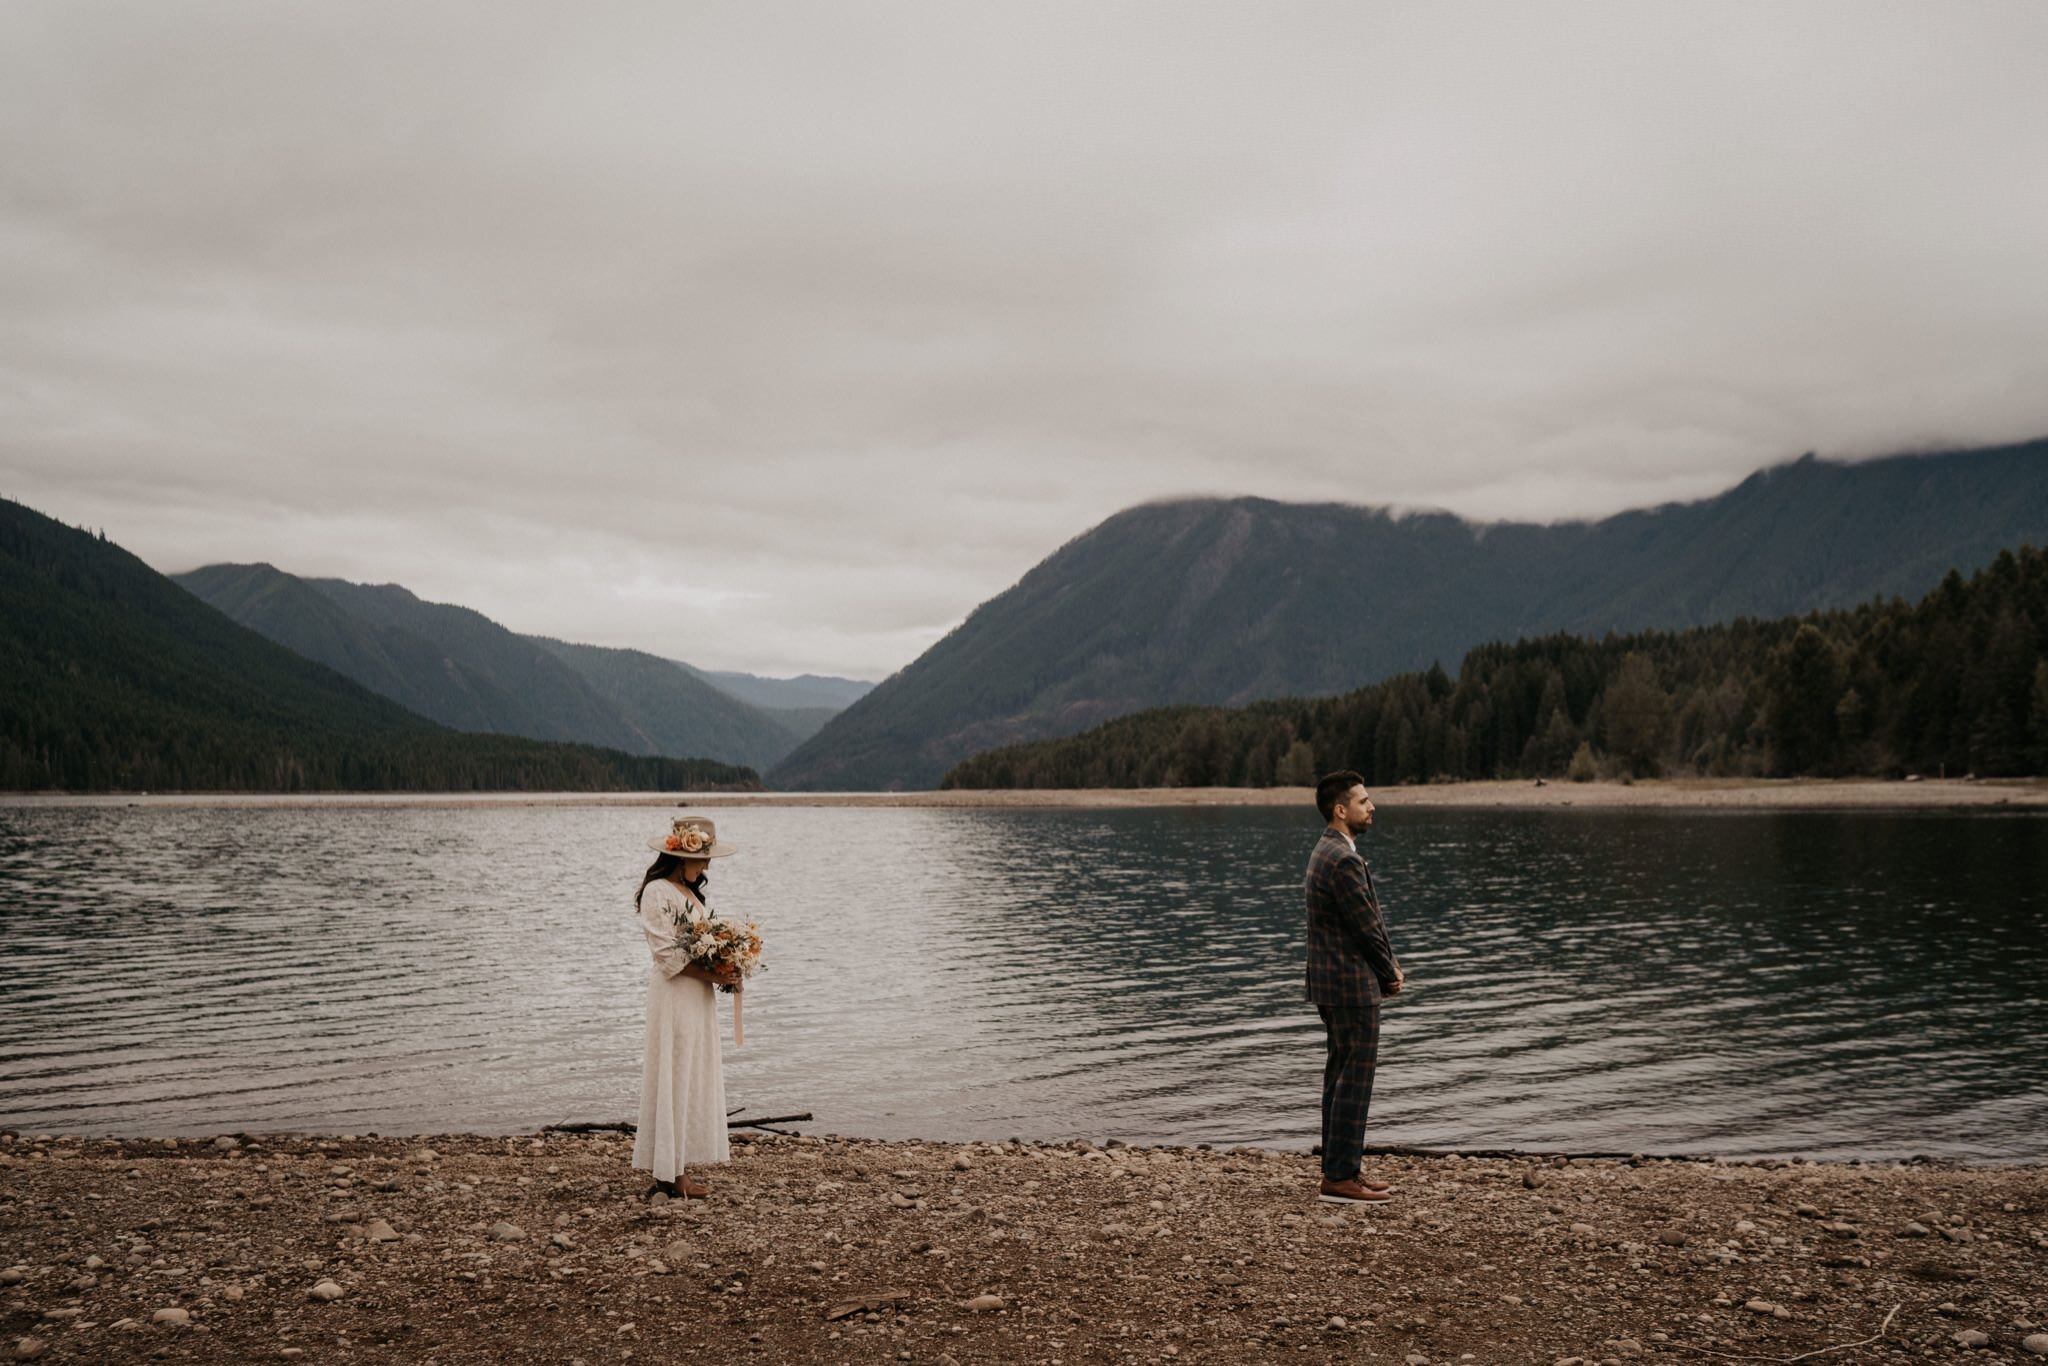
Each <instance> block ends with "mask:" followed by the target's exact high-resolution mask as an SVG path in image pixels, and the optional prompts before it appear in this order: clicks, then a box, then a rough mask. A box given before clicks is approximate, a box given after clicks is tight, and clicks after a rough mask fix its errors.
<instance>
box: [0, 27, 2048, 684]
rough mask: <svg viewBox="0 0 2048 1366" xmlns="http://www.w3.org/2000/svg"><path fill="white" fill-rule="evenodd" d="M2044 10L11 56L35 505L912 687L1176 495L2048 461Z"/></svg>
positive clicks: (1604, 493) (1645, 491)
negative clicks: (981, 606) (1967, 450)
mask: <svg viewBox="0 0 2048 1366" xmlns="http://www.w3.org/2000/svg"><path fill="white" fill-rule="evenodd" d="M2044 41H2048V10H2044V9H2042V8H2041V7H2039V6H2036V5H2032V4H2027V3H2017V2H2015V3H2003V4H1949V5H1940V6H1935V5H1920V4H1915V5H1883V4H1869V3H1854V4H1840V5H1827V4H1819V3H1809V4H1803V5H1799V6H1782V5H1776V4H1749V5H1744V4H1739V3H1727V0H1719V2H1717V3H1713V4H1704V3H1702V4H1697V5H1677V4H1673V5H1656V6H1643V5H1636V4H1613V5H1570V6H1567V5H1547V6H1483V5H1457V4H1451V5H1444V4H1418V5H1412V6H1361V5H1352V4H1347V5H1329V6H1322V5H1294V6H1282V7H1277V8H1276V7H1272V6H1253V5H1233V6H1223V5H1200V4H1182V5H1174V6H1152V5H1100V4H1088V5H1072V6H1057V5H1029V6H1012V7H1006V8H1001V7H989V6H959V5H947V4H936V3H934V4H927V5H908V4H880V3H870V4H863V5H832V4H823V3H818V4H803V5H778V4H772V3H770V4H760V3H750V4H744V5H740V4H734V5H728V6H672V7H655V6H617V7H613V6H579V7H571V8H563V7H532V6H523V5H514V4H489V5H474V6H469V7H460V6H454V5H445V6H428V7H420V6H399V5H388V6H387V5H379V4H368V3H351V4H347V5H334V6H331V7H328V8H326V9H324V10H320V9H315V8H313V7H309V6H271V5H261V4H255V3H250V4H245V5H205V4H199V3H182V4H179V5H176V6H164V5H155V4H141V3H136V4H117V3H100V4H94V5H83V6H82V5H76V4H70V3H49V4H33V3H26V4H17V5H13V6H10V7H9V8H8V9H7V11H6V13H5V15H4V16H0V493H5V494H6V495H8V496H12V497H17V498H21V499H24V500H26V501H28V502H30V503H32V504H34V505H36V506H38V507H41V508H43V509H44V510H46V511H48V512H51V513H53V514H55V515H58V516H62V517H65V518H66V519H68V520H72V521H78V522H85V523H88V524H91V525H95V526H104V527H105V528H106V529H107V531H108V532H109V534H110V535H113V536H114V537H115V538H116V539H118V540H120V541H122V542H123V543H125V544H127V545H129V546H130V547H131V548H133V549H135V550H136V551H137V552H138V553H140V554H142V555H143V556H144V557H145V558H147V559H149V560H150V561H151V562H152V563H154V564H157V565H159V566H160V567H162V568H166V569H182V568H188V567H191V566H192V565H195V564H198V563H202V562H205V561H208V560H218V559H268V560H271V561H273V562H275V563H277V564H279V565H281V566H283V567H286V568H289V569H292V570H295V571H298V572H303V573H313V574H337V575H343V576H346V577H350V578H358V579H369V580H373V581H381V580H395V581H398V582H403V583H405V584H407V585H408V586H410V587H412V588H413V589H415V590H416V591H418V592H420V593H422V594H424V595H426V596H430V597H435V598H441V599H446V600H451V601H457V602H462V603H466V604H469V605H472V606H475V607H477V608H479V609H481V610H483V611H485V612H488V613H490V614H491V615H493V616H495V617H498V618H499V619H501V620H503V621H505V622H507V623H509V624H511V625H514V626H516V627H518V628H521V629H525V630H532V631H542V632H547V633H550V634H555V635H561V636H567V637H570V638H573V639H582V640H591V641H596V642H600V643H607V644H630V645H636V646H640V647H643V648H648V649H654V650H659V651H663V652H667V653H673V654H678V655H681V656H683V657H685V658H689V659H691V660H692V661H694V662H698V663H701V664H705V665H707V666H713V667H741V668H754V669H761V670H766V671H794V670H798V669H819V670H827V671H835V672H849V673H856V674H865V675H868V676H879V675H880V674H882V673H886V672H888V671H889V670H890V669H893V668H895V667H897V666H898V665H900V664H902V663H904V662H906V661H907V660H909V659H910V658H911V657H913V656H914V655H915V654H916V653H917V652H918V651H919V650H920V649H922V648H923V647H924V646H925V645H927V644H929V643H930V642H931V641H932V640H934V639H936V638H937V636H938V635H939V634H941V633H942V632H943V631H944V630H945V629H947V628H948V627H949V626H950V625H951V624H952V623H954V622H955V621H957V620H958V619H959V618H960V617H961V616H963V615H964V614H965V613H966V612H967V611H968V610H969V609H971V608H972V607H973V605H974V604H975V603H977V602H979V601H981V600H982V599H984V598H986V597H988V596H989V595H990V594H992V593H994V592H997V591H1000V590H1001V589H1002V588H1003V587H1005V586H1007V584H1009V583H1010V582H1011V581H1013V580H1014V579H1015V578H1016V576H1017V575H1018V574H1019V573H1021V572H1022V571H1023V570H1024V569H1026V568H1028V567H1029V566H1030V565H1031V564H1032V563H1034V562H1035V561H1037V560H1038V559H1039V558H1041V557H1042V556H1044V555H1045V554H1046V553H1048V552H1050V551H1051V550H1052V549H1053V548H1055V547H1056V546H1057V545H1059V544H1060V543H1061V542H1063V541H1064V540H1066V539H1068V538H1069V537H1071V536H1072V535H1074V534H1076V533H1078V532H1079V531H1081V530H1082V529H1084V528H1085V527H1087V526H1088V525H1090V524H1092V523H1093V522H1095V521H1097V520H1099V519H1100V518H1102V517H1103V516H1106V515H1108V514H1109V513H1111V512H1114V511H1115V510H1117V509H1118V508H1120V507H1123V506H1126V505H1128V504H1130V503H1133V502H1137V501H1141V500H1143V499H1147V498H1154V497H1160V496H1166V495H1172V494H1179V493H1189V492H1214V493H1240V492H1251V493H1261V494H1267V495H1271V496H1276V497H1283V498H1314V499H1332V498H1334V499H1343V500H1351V501H1361V502H1387V503H1397V504H1406V505H1434V506H1445V507H1449V508H1451V509H1453V510H1455V511H1458V512H1461V513H1464V514H1466V515H1469V516H1473V517H1480V518H1493V517H1529V518H1540V519H1550V518H1557V517H1567V516H1586V515H1598V514H1601V513H1605V512H1609V511H1613V510H1616V509H1619V508H1621V507H1625V506H1632V505H1638V504H1643V503H1649V502H1656V501H1661V500H1664V499H1670V498H1679V497H1697V496H1702V495H1706V494H1710V493H1713V492H1715V491H1718V490H1719V489H1721V488H1723V487H1726V486H1727V485H1728V484H1730V483H1732V482H1733V481H1735V480H1736V479H1739V478H1740V477H1742V476H1743V475H1744V474H1746V473H1748V472H1749V471H1750V470H1751V469H1753V468H1755V467H1756V466H1758V465H1760V464H1764V463H1768V462H1771V461H1774V460H1778V459H1783V458H1786V457H1789V456H1791V455H1796V454H1798V453H1800V452H1802V451H1804V450H1807V449H1819V450H1821V451H1822V452H1824V453H1827V454H1832V455H1839V456H1848V457H1854V456H1857V455H1869V454H1877V453H1882V452H1885V451H1890V450H1895V449H1901V448H1907V447H1916V446H1924V445H1931V444H1950V443H1952V444H1966V443H1973V442H1981V441H1995V440H2004V439H2016V438H2020V437H2025V436H2031V435H2037V434H2039V433H2041V432H2043V431H2048V272H2043V271H2042V270H2040V268H2039V261H2038V258H2039V246H2040V243H2041V242H2042V241H2044V240H2048V179H2044V178H2043V177H2042V176H2040V175H2039V166H2040V164H2041V161H2042V157H2043V154H2044V152H2048V139H2044V135H2043V132H2042V130H2043V129H2048V87H2044V86H2043V84H2042V83H2041V82H2040V81H2039V80H2038V79H2036V73H2035V70H2034V65H2035V64H2034V61H2033V57H2034V54H2037V53H2038V52H2040V51H2042V50H2044Z"/></svg>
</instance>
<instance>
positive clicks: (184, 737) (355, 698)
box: [0, 499, 755, 792]
mask: <svg viewBox="0 0 2048 1366" xmlns="http://www.w3.org/2000/svg"><path fill="white" fill-rule="evenodd" d="M754 782H755V777H754V774H753V773H752V772H751V771H749V770H747V769H743V768H735V767H732V766H729V765H725V764H716V763H710V762H706V761H703V760H682V759H651V758H637V757H634V756H631V755H626V754H621V753H618V752H616V751H608V750H602V749H596V748H593V747H590V746H583V745H559V744H543V743H539V742H536V741H532V740H523V739H514V738H511V737H507V736H501V735H463V734H458V733H456V732H453V731H450V730H446V729H444V728H442V727H441V726H438V725H435V724H434V723H433V722H431V721H429V720H427V719H425V718H424V717H421V716H417V715H415V714H413V713H411V712H409V711H407V710H405V709H404V708H403V707H400V706H399V705H397V704H396V703H394V702H391V701H389V700H387V699H385V698H383V697H380V696H378V695H376V694H375V693H373V692H371V691H369V690H368V689H367V688H364V687H362V686H360V685H358V684H356V683H354V682H352V681H350V680H349V679H347V678H344V677H342V676H341V675H340V674H338V673H336V672H334V671H333V670H331V669H329V668H327V667H326V666H324V665H321V664H318V663H315V662H313V661H312V660H309V659H306V658H304V657H302V656H300V655H298V654H295V653H293V652H292V651H290V650H287V649H285V648H284V647H282V646H280V645H277V644H274V643H272V642H271V641H269V640H266V639H264V638H263V637H262V636H260V635H258V634H256V633H255V632H254V631H251V630H248V629H247V628H245V627H243V626H240V625H238V624H236V623H235V622H233V621H231V620H229V619H228V618H227V617H226V616H225V615H223V614H222V613H220V612H218V611H216V610H214V609H213V608H211V607H209V606H207V605H206V604H205V603H203V602H201V601H199V599H198V598H196V597H194V596H193V595H192V594H191V593H189V592H187V591H185V590H184V589H183V588H181V587H179V586H178V585H177V584H174V583H172V582H171V581H170V580H169V579H167V578H165V577H164V576H163V575H161V574H158V573H157V572H156V571H155V570H153V569H151V568H150V567H149V566H148V565H146V564H144V563H143V562H142V561H140V560H138V559H136V558H135V557H134V556H133V555H130V554H129V553H128V552H127V551H125V550H123V549H121V548H120V547H119V546H117V545H114V544H112V543H110V542H108V541H107V540H106V539H105V538H104V537H98V536H94V535H91V534H89V533H87V532H84V531H80V530H77V529H75V528H72V527H67V526H65V525H64V524H63V523H61V522H57V521H53V520H52V519H50V518H48V517H45V516H43V515H42V514H41V513H38V512H35V511H33V510H31V509H29V508H26V507H23V506H22V505H21V504H19V503H14V502H10V501H7V500H5V499H0V788H5V789H9V790H41V789H47V788H61V789H67V790H73V791H106V790H134V789H186V790H192V789H202V790H234V791H261V792H277V791H333V790H352V791H485V790H525V791H539V790H576V791H599V790H624V789H632V790H655V789H667V790H690V789H701V788H704V787H707V786H747V785H752V784H753V783H754Z"/></svg>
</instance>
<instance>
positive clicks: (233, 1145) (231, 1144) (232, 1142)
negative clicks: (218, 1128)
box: [213, 1134, 242, 1153]
mask: <svg viewBox="0 0 2048 1366" xmlns="http://www.w3.org/2000/svg"><path fill="white" fill-rule="evenodd" d="M213 1146H214V1147H215V1148H216V1149H218V1150H219V1151H221V1152H224V1153H231V1152H233V1151H234V1150H235V1149H237V1148H239V1147H241V1146H242V1141H241V1140H240V1139H238V1138H231V1137H229V1136H228V1135H226V1134H222V1135H221V1136H220V1137H219V1138H216V1139H215V1140H213Z"/></svg>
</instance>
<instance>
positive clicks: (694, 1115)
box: [633, 878, 732, 1181]
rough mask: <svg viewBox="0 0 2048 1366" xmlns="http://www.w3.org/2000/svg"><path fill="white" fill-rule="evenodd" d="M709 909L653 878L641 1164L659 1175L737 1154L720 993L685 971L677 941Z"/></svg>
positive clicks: (636, 1155) (645, 908)
mask: <svg viewBox="0 0 2048 1366" xmlns="http://www.w3.org/2000/svg"><path fill="white" fill-rule="evenodd" d="M706 914H707V912H706V911H705V909H704V904H703V903H702V902H700V901H698V900H697V899H696V898H695V897H693V896H691V895H690V894H689V893H688V892H685V891H683V890H682V889H681V888H679V887H677V886H676V885H675V884H674V883H673V882H670V881H668V880H667V879H666V878H656V879H655V880H654V881H653V882H650V883H648V884H647V887H646V889H645V890H644V891H643V892H642V893H641V896H640V925H641V928H642V929H643V930H645V931H646V932H647V949H648V952H649V954H650V955H651V956H652V957H653V960H654V967H653V971H651V972H649V973H648V974H647V1058H646V1063H645V1066H644V1067H643V1069H642V1072H641V1077H640V1127H639V1131H638V1133H637V1134H636V1136H635V1137H634V1140H633V1165H634V1166H635V1167H638V1168H640V1169H641V1170H643V1171H648V1172H652V1173H653V1174H654V1179H655V1180H657V1181H673V1180H675V1179H676V1175H677V1173H679V1172H681V1171H682V1169H683V1165H684V1163H685V1162H688V1163H689V1164H690V1165H691V1166H702V1165H704V1164H705V1163H707V1162H724V1161H726V1160H728V1159H729V1158H730V1157H731V1155H732V1152H731V1149H730V1148H729V1147H727V1145H726V1137H725V1074H724V1072H723V1071H722V1070H721V1068H720V1062H719V1052H718V1045H719V1038H718V1007H717V1004H716V1002H717V992H716V991H715V990H714V988H713V987H712V985H711V984H710V983H709V982H706V981H704V980H703V979H701V978H697V977H684V976H682V975H681V974H682V971H683V969H684V968H686V967H688V966H689V958H688V957H687V956H686V955H685V954H684V953H683V951H682V950H681V949H679V948H676V947H674V945H675V938H676V930H677V927H678V926H680V925H683V924H686V923H688V922H689V921H693V920H701V919H703V918H704V916H705V915H706Z"/></svg>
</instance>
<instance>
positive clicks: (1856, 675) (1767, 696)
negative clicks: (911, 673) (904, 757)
mask: <svg viewBox="0 0 2048 1366" xmlns="http://www.w3.org/2000/svg"><path fill="white" fill-rule="evenodd" d="M1340 768H1355V769H1357V770H1358V771H1359V772H1360V773H1362V774H1363V775H1364V776H1365V778H1366V780H1367V781H1368V782H1370V783H1415V782H1427V781H1430V780H1432V779H1445V778H1449V779H1472V778H1504V777H1525V778H1526V777H1549V776H1559V775H1569V776H1573V777H1593V776H1595V775H1597V774H1610V775H1631V776H1647V775H1652V774H1659V773H1687V774H1706V775H1717V776H1726V775H1749V776H1761V775H1776V776H1795V775H1811V776H1827V777H1833V776H1840V775H1844V774H1866V775H1882V774H1893V775H1897V774H1903V773H1906V772H1908V771H1924V772H1928V773H1933V772H1937V771H1940V770H1943V769H1946V770H1947V771H1948V772H1950V773H1953V774H1962V773H1969V772H1974V773H1977V774H1980V775H1982V776H1986V777H2003V776H2012V775H2018V774H2030V773H2043V772H2048V551H2043V550H2037V549H2033V548H2029V547H2022V548H2021V549H2020V550H2018V551H2017V552H2012V553H2004V554H2000V555H1999V556H1998V557H1997V558H1996V559H1994V560H1993V561H1992V563H1991V564H1990V565H1989V566H1987V567H1986V568H1984V569H1982V570H1980V571H1978V572H1977V573H1976V574H1974V575H1973V576H1971V577H1970V578H1969V579H1967V580H1965V579H1964V578H1963V577H1962V576H1961V575H1959V574H1955V573H1950V574H1949V575H1948V576H1947V577H1946V578H1945V579H1943V580H1942V582H1941V584H1940V586H1939V587H1937V588H1936V589H1935V590H1934V592H1932V593H1930V594H1928V595H1927V596H1926V597H1925V598H1923V599H1922V600H1921V601H1920V602H1918V603H1916V604H1911V605H1909V604H1907V603H1906V602H1904V601H1902V600H1900V599H1896V598H1893V599H1889V600H1880V601H1875V602H1871V603H1867V604H1865V605H1863V606H1861V607H1857V608H1852V609H1844V608H1838V609H1835V610H1833V611H1829V612H1824V613H1813V614H1809V615H1806V616H1803V617H1785V618H1780V619H1777V620H1773V621H1759V620H1755V619H1748V618H1745V619H1742V620H1738V621H1735V622H1732V623H1728V624H1724V625H1719V626H1704V627H1695V628H1693V629H1691V630H1686V631H1677V632H1670V631H1651V632H1639V633H1636V634H1634V635H1626V636H1609V637H1606V638H1604V639H1598V640H1594V639H1587V638H1582V637H1575V636H1569V635H1562V634H1560V635H1552V636H1546V637H1542V638H1539V639H1534V640H1523V641H1518V642H1516V643H1514V644H1494V645H1486V646H1482V647H1480V648H1479V649H1476V650H1473V651H1472V652H1471V653H1469V654H1468V655H1466V656H1465V659H1464V663H1463V664H1462V666H1461V667H1460V669H1459V671H1458V674H1457V676H1456V677H1455V678H1453V677H1451V676H1450V675H1448V674H1446V673H1445V672H1444V671H1443V670H1442V669H1437V668H1433V669H1430V670H1428V671H1427V672H1423V673H1411V674H1403V675H1400V676H1399V677H1396V678H1392V679H1388V680H1386V681H1385V682H1382V683H1378V684H1375V685H1373V686H1371V687H1367V688H1362V689H1359V690H1357V691H1354V692H1351V693H1347V694H1345V695H1343V696H1339V697H1328V698H1310V699H1296V700H1276V701H1269V702H1259V703H1254V704H1252V705H1250V706H1246V707H1242V708H1222V707H1178V708H1167V709H1161V710H1156V711H1145V712H1139V713H1136V714H1134V715H1130V716H1124V717H1120V718H1118V719H1116V720H1114V721H1111V722H1109V723H1107V724H1106V725H1103V726H1100V727H1098V728H1096V729H1094V730H1090V731H1087V732H1084V733H1082V734H1080V735H1075V736H1069V737H1066V738H1064V739H1058V740H1043V741H1038V742H1035V743H1032V744H1025V745H1018V746H1013V747H1009V748H1004V749H998V750H994V751H991V752H989V753H985V754H980V755H976V756H975V757H974V758H972V759H969V760H967V761H966V762H964V763H962V764H960V765H959V766H957V767H955V768H954V769H953V770H952V771H951V772H949V773H948V774H947V775H946V777H945V780H944V785H945V786H947V787H967V788H982V787H1153V786H1164V787H1176V786H1211V785H1216V786H1250V787H1264V786H1270V785H1301V784H1307V783H1312V782H1314V781H1315V779H1316V777H1317V775H1319V774H1321V773H1326V772H1330V771H1333V770H1336V769H1340Z"/></svg>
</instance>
